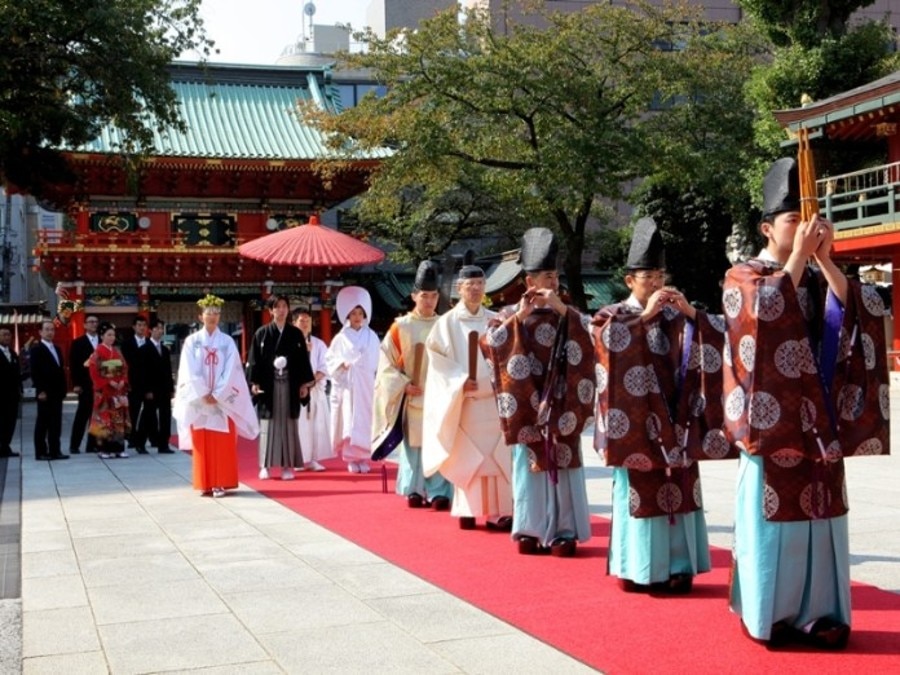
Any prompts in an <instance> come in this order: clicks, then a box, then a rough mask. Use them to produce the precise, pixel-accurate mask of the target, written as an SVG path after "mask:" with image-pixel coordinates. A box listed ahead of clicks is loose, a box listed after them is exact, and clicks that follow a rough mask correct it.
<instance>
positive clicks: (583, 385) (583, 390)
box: [577, 378, 594, 405]
mask: <svg viewBox="0 0 900 675" xmlns="http://www.w3.org/2000/svg"><path fill="white" fill-rule="evenodd" d="M577 391H578V400H579V401H580V402H581V403H583V404H585V405H587V404H588V403H592V402H593V401H594V383H593V382H591V381H590V380H589V379H587V378H584V379H582V380H579V381H578V387H577Z"/></svg>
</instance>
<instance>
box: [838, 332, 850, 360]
mask: <svg viewBox="0 0 900 675" xmlns="http://www.w3.org/2000/svg"><path fill="white" fill-rule="evenodd" d="M850 335H851V334H850V333H848V332H847V331H845V330H842V331H841V334H840V336H839V337H838V342H839V345H838V354H837V360H838V362H841V361H846V360H847V359H848V358H849V356H850V350H852V349H853V344H852V343H851V342H850Z"/></svg>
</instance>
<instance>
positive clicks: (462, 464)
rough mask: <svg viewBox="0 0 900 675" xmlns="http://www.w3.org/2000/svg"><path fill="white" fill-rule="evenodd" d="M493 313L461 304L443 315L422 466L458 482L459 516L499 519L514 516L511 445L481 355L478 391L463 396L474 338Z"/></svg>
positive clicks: (433, 346) (431, 355)
mask: <svg viewBox="0 0 900 675" xmlns="http://www.w3.org/2000/svg"><path fill="white" fill-rule="evenodd" d="M493 316H494V313H493V312H490V311H488V310H485V309H484V308H480V309H479V311H478V313H477V314H470V313H469V311H468V310H467V309H466V307H465V304H464V303H462V302H459V303H457V304H456V306H455V307H454V308H453V309H451V310H450V311H449V312H447V313H446V314H444V315H443V316H441V317H440V318H439V319H438V320H437V322H436V323H435V326H434V328H433V329H432V331H431V333H430V334H429V336H428V339H427V340H426V342H425V348H426V350H427V352H428V375H427V377H426V378H425V379H426V381H427V382H428V386H427V387H425V401H424V405H423V413H424V424H423V430H422V468H423V470H424V472H425V475H426V476H430V475H432V474H434V473H435V472H437V471H440V472H441V474H442V475H443V476H444V477H445V478H446V479H447V480H449V481H450V482H451V483H453V486H454V488H455V490H454V496H453V512H452V513H453V515H455V516H467V517H468V516H495V515H509V514H511V513H512V492H511V490H510V474H511V472H512V460H511V454H510V451H511V449H510V447H509V446H507V445H506V443H505V441H504V439H503V433H502V430H501V428H500V416H499V414H498V413H497V405H496V403H495V401H494V391H493V389H492V387H491V380H490V369H489V368H488V365H487V362H486V361H485V360H484V356H482V354H481V350H480V349H479V351H478V360H477V364H478V367H477V382H478V390H477V391H474V392H469V393H465V392H463V385H464V384H465V382H466V380H467V379H468V377H469V372H468V363H469V356H468V353H469V347H468V336H469V333H470V332H472V331H476V332H477V333H478V335H479V336H481V335H484V333H485V330H486V329H487V323H488V321H489V320H490V319H491V318H492V317H493Z"/></svg>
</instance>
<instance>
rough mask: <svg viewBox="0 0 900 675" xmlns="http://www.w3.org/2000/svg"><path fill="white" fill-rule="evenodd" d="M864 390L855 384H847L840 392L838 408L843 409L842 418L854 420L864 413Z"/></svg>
mask: <svg viewBox="0 0 900 675" xmlns="http://www.w3.org/2000/svg"><path fill="white" fill-rule="evenodd" d="M864 403H865V401H864V399H863V390H862V388H861V387H859V386H858V385H855V384H845V385H844V386H843V387H841V390H840V391H839V392H838V400H837V405H838V410H840V411H841V419H843V420H847V421H849V422H853V421H855V420H858V419H859V418H860V417H862V414H863V404H864Z"/></svg>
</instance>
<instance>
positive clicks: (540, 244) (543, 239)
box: [519, 227, 559, 273]
mask: <svg viewBox="0 0 900 675" xmlns="http://www.w3.org/2000/svg"><path fill="white" fill-rule="evenodd" d="M558 252H559V245H558V244H557V242H556V236H555V235H554V234H553V232H551V231H550V230H548V229H547V228H546V227H532V228H531V229H530V230H526V232H525V234H523V235H522V248H521V249H519V264H520V265H521V266H522V269H523V270H525V272H526V273H527V272H543V271H544V270H555V269H556V267H557V264H556V256H557V253H558Z"/></svg>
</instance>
